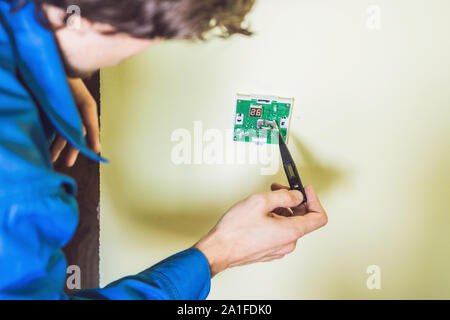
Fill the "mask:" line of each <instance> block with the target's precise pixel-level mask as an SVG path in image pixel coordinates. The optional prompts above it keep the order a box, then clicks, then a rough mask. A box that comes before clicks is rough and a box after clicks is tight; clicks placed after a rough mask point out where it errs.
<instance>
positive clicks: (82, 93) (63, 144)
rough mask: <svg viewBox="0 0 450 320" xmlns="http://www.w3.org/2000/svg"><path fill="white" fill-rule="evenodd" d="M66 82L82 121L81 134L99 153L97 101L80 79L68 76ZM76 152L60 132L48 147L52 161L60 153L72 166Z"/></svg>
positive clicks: (75, 158)
mask: <svg viewBox="0 0 450 320" xmlns="http://www.w3.org/2000/svg"><path fill="white" fill-rule="evenodd" d="M67 82H68V83H69V87H70V90H71V91H72V95H73V98H74V100H75V104H76V106H77V108H78V110H79V112H80V116H81V119H82V121H83V134H84V135H85V136H86V138H87V143H88V145H89V147H90V148H91V149H92V150H93V151H94V152H96V153H99V152H100V150H101V147H100V129H99V124H98V113H97V103H96V102H95V100H94V98H93V97H92V96H91V94H90V92H89V90H88V89H87V88H86V86H85V85H84V82H83V81H82V80H81V79H72V78H68V79H67ZM64 149H66V150H64ZM63 150H64V152H63ZM78 153H79V151H78V149H75V148H74V147H72V146H71V145H68V144H67V141H66V139H64V137H63V136H61V135H60V134H57V135H56V137H55V140H54V141H53V143H52V145H51V147H50V154H51V158H52V162H56V160H58V158H59V157H60V155H61V154H63V155H64V162H65V164H66V166H68V167H72V166H73V165H74V164H75V161H76V160H77V157H78Z"/></svg>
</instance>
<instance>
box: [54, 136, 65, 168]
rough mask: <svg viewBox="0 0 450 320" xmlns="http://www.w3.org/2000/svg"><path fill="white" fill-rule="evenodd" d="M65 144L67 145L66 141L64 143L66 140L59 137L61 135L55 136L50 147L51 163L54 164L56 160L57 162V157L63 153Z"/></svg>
mask: <svg viewBox="0 0 450 320" xmlns="http://www.w3.org/2000/svg"><path fill="white" fill-rule="evenodd" d="M66 144H67V141H66V139H64V137H63V136H61V135H57V136H56V138H55V140H54V141H53V143H52V146H51V148H50V154H51V158H52V162H55V161H56V160H58V158H59V155H60V154H61V151H63V149H64V147H65V146H66Z"/></svg>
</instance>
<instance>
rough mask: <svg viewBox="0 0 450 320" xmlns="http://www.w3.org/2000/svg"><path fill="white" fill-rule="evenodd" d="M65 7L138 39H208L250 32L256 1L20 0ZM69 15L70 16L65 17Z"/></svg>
mask: <svg viewBox="0 0 450 320" xmlns="http://www.w3.org/2000/svg"><path fill="white" fill-rule="evenodd" d="M27 1H33V2H34V3H35V4H36V5H37V8H40V7H42V5H44V4H49V5H53V6H56V7H59V8H62V9H63V10H64V11H66V10H67V8H69V7H70V6H73V5H75V6H78V7H79V8H80V10H81V16H82V17H83V18H86V19H88V20H90V21H93V22H101V23H108V24H110V25H112V26H113V27H114V28H115V30H116V32H124V33H127V34H130V35H132V36H134V37H136V38H148V39H152V38H163V39H205V36H206V35H207V34H209V33H210V31H212V30H218V31H219V34H218V35H219V36H220V37H224V38H228V37H230V36H232V35H234V34H243V35H247V36H248V35H251V32H250V31H249V30H248V29H247V28H246V27H244V26H243V24H244V20H245V17H246V16H247V14H248V13H249V11H250V9H251V8H252V7H253V4H254V2H255V0H21V1H19V3H18V6H17V8H20V6H22V5H24V4H25V3H26V2H27ZM67 18H69V15H67V17H66V19H67Z"/></svg>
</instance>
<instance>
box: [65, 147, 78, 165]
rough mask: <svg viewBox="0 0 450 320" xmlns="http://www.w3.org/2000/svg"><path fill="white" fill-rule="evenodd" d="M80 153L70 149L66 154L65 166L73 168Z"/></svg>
mask: <svg viewBox="0 0 450 320" xmlns="http://www.w3.org/2000/svg"><path fill="white" fill-rule="evenodd" d="M79 153H80V151H79V150H78V149H76V148H74V147H70V148H69V149H68V150H67V153H66V157H65V158H66V161H65V162H66V166H68V167H73V165H74V164H75V161H77V157H78V154H79Z"/></svg>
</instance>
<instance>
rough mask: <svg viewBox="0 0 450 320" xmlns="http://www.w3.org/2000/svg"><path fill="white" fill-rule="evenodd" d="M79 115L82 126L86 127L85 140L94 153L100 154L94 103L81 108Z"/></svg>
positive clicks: (98, 130)
mask: <svg viewBox="0 0 450 320" xmlns="http://www.w3.org/2000/svg"><path fill="white" fill-rule="evenodd" d="M80 113H81V117H82V118H83V124H84V125H85V127H86V128H85V129H86V140H87V142H88V144H89V146H90V148H91V149H92V150H93V151H94V152H96V153H100V151H101V145H100V128H99V125H98V113H97V105H96V104H95V103H94V104H86V105H84V106H81V107H80Z"/></svg>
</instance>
